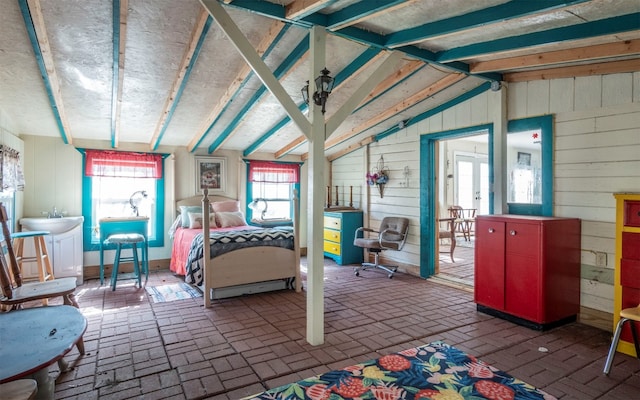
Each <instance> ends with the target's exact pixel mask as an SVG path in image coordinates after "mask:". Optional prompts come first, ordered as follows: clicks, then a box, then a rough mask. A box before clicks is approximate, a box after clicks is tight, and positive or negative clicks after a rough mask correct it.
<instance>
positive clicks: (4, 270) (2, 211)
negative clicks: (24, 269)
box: [0, 203, 22, 299]
mask: <svg viewBox="0 0 640 400" xmlns="http://www.w3.org/2000/svg"><path fill="white" fill-rule="evenodd" d="M0 225H1V226H2V236H3V238H2V240H3V241H4V244H3V245H0V251H1V252H0V286H2V294H3V295H4V297H6V298H8V299H10V298H12V292H13V291H12V283H11V277H12V275H13V281H14V282H15V283H16V285H17V286H18V287H20V286H22V276H21V275H20V268H19V267H18V262H17V260H16V256H15V253H14V252H13V246H12V245H11V232H10V231H9V217H8V215H7V209H6V208H5V206H4V204H3V203H0ZM4 247H6V248H7V255H6V256H5V255H4ZM7 257H9V263H10V265H11V271H9V265H8V264H7Z"/></svg>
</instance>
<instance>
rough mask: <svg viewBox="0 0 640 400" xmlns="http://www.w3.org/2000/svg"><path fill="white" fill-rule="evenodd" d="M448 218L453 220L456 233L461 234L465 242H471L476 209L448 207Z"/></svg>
mask: <svg viewBox="0 0 640 400" xmlns="http://www.w3.org/2000/svg"><path fill="white" fill-rule="evenodd" d="M449 217H451V218H454V219H455V223H454V225H455V231H456V233H462V236H463V237H464V240H465V241H467V242H469V241H471V232H473V230H474V225H475V222H476V209H475V208H462V207H460V206H451V207H449Z"/></svg>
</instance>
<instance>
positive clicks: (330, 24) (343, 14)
mask: <svg viewBox="0 0 640 400" xmlns="http://www.w3.org/2000/svg"><path fill="white" fill-rule="evenodd" d="M417 1H418V0H378V1H376V2H371V1H363V2H360V3H354V4H352V5H350V6H348V7H345V8H343V9H342V10H339V11H336V12H334V13H332V14H330V15H329V16H328V17H327V23H326V28H327V29H329V30H331V31H336V30H338V29H342V28H345V27H347V26H351V25H355V24H357V23H358V22H362V21H364V20H366V19H369V18H373V17H376V16H378V15H380V14H386V13H389V12H391V11H393V10H396V9H398V8H403V7H408V6H411V5H413V4H415V3H416V2H417Z"/></svg>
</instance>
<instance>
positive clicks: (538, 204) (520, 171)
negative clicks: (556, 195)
mask: <svg viewBox="0 0 640 400" xmlns="http://www.w3.org/2000/svg"><path fill="white" fill-rule="evenodd" d="M552 127H553V118H552V116H550V115H547V116H542V117H534V118H526V119H521V120H512V121H509V124H508V134H507V141H506V142H507V154H506V156H507V158H506V160H507V161H506V173H507V175H506V177H507V205H508V210H509V213H510V214H521V215H546V216H551V215H552V214H553V183H552V180H553V171H552V159H553V146H552V143H553V139H552Z"/></svg>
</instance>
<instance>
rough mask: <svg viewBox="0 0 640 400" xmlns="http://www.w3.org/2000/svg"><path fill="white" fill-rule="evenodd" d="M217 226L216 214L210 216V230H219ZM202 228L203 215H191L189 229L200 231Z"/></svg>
mask: <svg viewBox="0 0 640 400" xmlns="http://www.w3.org/2000/svg"><path fill="white" fill-rule="evenodd" d="M217 227H218V226H217V225H216V214H215V213H210V214H209V228H217ZM200 228H202V213H192V212H190V213H189V229H200Z"/></svg>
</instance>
